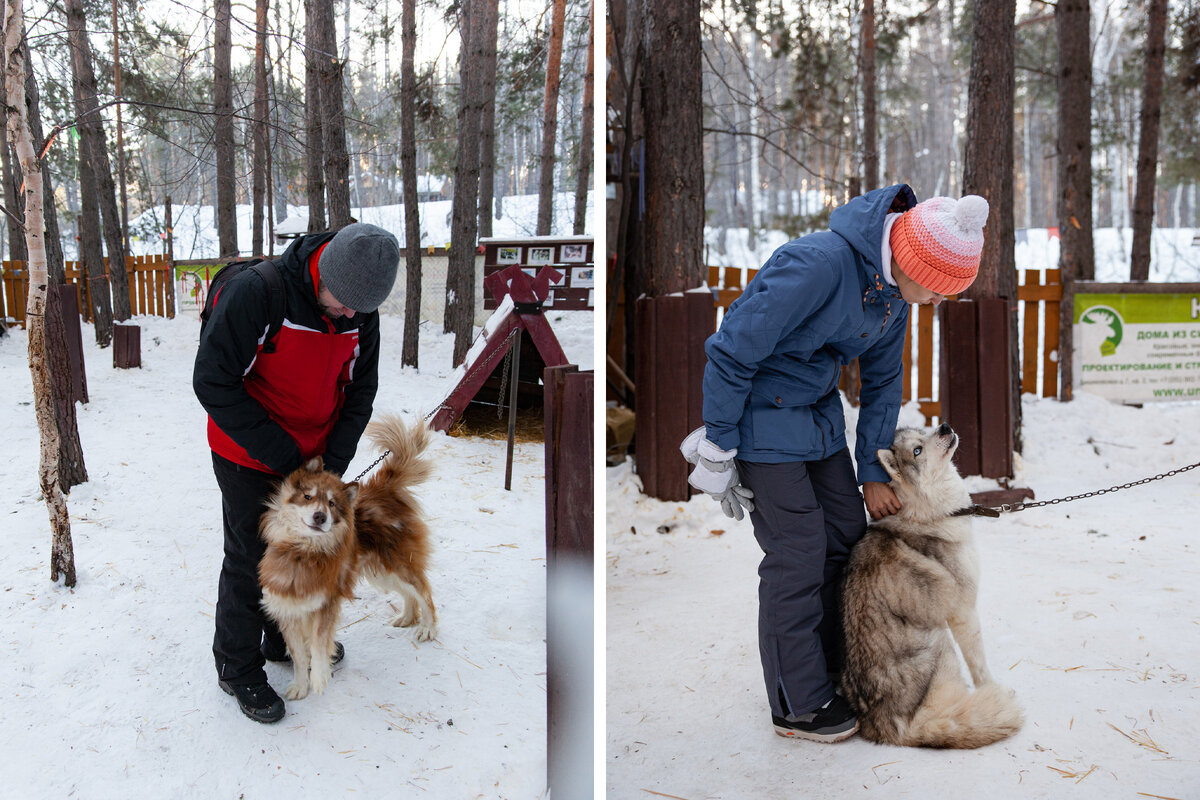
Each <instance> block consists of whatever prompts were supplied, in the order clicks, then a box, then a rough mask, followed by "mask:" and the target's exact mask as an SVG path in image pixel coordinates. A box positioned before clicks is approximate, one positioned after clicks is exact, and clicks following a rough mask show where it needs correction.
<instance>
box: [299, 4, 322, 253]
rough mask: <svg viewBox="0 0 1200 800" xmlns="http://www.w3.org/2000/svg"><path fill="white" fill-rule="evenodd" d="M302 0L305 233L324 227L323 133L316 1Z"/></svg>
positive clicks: (314, 231) (320, 229)
mask: <svg viewBox="0 0 1200 800" xmlns="http://www.w3.org/2000/svg"><path fill="white" fill-rule="evenodd" d="M321 2H325V0H304V45H305V46H304V121H305V123H306V124H305V128H306V136H305V141H304V165H305V178H306V180H307V182H308V232H309V233H316V232H318V231H323V230H325V228H326V226H325V132H324V126H323V125H322V124H321V123H322V114H321V70H320V66H319V61H320V56H319V52H320V47H319V40H318V38H317V17H318V15H319V11H318V9H317V8H316V4H318V3H321Z"/></svg>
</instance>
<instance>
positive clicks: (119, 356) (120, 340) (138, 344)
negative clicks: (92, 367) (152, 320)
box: [113, 323, 142, 369]
mask: <svg viewBox="0 0 1200 800" xmlns="http://www.w3.org/2000/svg"><path fill="white" fill-rule="evenodd" d="M113 366H114V367H116V368H118V369H129V368H131V367H141V366H142V329H141V327H140V326H138V325H126V324H121V323H116V324H114V325H113Z"/></svg>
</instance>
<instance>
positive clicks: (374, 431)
mask: <svg viewBox="0 0 1200 800" xmlns="http://www.w3.org/2000/svg"><path fill="white" fill-rule="evenodd" d="M367 438H369V439H370V440H371V441H372V442H374V443H375V445H376V446H377V447H378V448H379V449H380V450H390V451H391V455H389V456H388V457H387V458H385V459H384V460H383V464H382V466H380V468H379V472H378V473H377V477H376V478H375V480H377V481H379V482H381V483H386V484H387V485H389V486H403V487H408V486H412V485H414V484H418V483H421V482H422V481H424V480H427V479H428V478H429V475H430V473H431V472H432V471H433V464H432V463H431V462H430V461H429V459H426V458H422V457H421V456H422V455H423V454H424V452H425V448H426V447H428V446H429V439H430V433H429V426H428V425H426V424H425V423H424V422H414V423H412V424H411V425H410V424H406V423H405V422H404V420H403V419H401V418H400V417H398V416H394V415H389V416H385V417H381V418H380V419H378V420H376V421H374V422H372V423H371V424H370V425H368V426H367Z"/></svg>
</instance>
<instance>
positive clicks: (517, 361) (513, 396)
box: [497, 327, 521, 492]
mask: <svg viewBox="0 0 1200 800" xmlns="http://www.w3.org/2000/svg"><path fill="white" fill-rule="evenodd" d="M510 347H511V348H512V363H511V364H510V365H509V370H508V382H509V387H508V454H507V455H506V456H505V459H504V491H506V492H508V491H512V461H513V443H514V442H515V441H516V438H517V384H519V383H520V382H521V328H519V327H518V328H517V335H516V337H515V338H514V339H513V341H512V344H511V345H510ZM502 400H503V398H497V402H500V401H502Z"/></svg>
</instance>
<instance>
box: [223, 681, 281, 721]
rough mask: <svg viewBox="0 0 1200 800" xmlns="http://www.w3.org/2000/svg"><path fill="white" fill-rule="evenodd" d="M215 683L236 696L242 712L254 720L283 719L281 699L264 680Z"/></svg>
mask: <svg viewBox="0 0 1200 800" xmlns="http://www.w3.org/2000/svg"><path fill="white" fill-rule="evenodd" d="M217 685H218V686H220V687H221V689H222V690H224V692H225V694H231V695H233V696H234V697H236V698H237V701H238V706H239V707H240V708H241V709H242V713H243V714H245V715H246V716H247V717H249V718H250V719H252V720H254V721H255V722H278V721H279V720H281V719H283V711H284V708H283V700H282V699H280V697H279V695H277V694H275V690H274V689H272V688H271V685H270V684H269V683H267V682H266V681H263V682H262V683H247V684H239V683H233V684H231V683H230V682H229V681H217Z"/></svg>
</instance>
